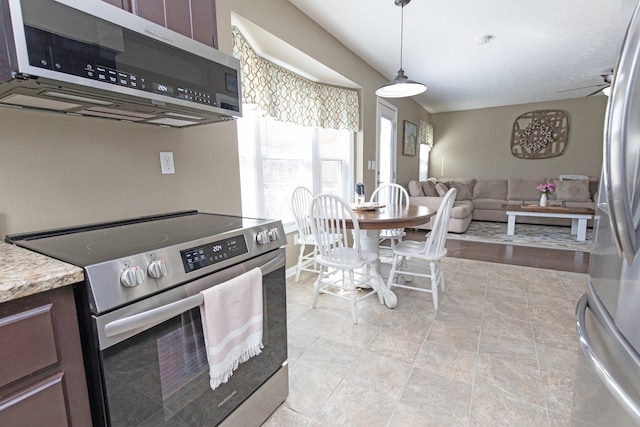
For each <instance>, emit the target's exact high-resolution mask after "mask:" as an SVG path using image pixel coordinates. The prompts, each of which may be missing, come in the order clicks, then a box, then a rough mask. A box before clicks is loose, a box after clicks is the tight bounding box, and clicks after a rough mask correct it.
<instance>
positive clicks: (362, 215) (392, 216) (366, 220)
mask: <svg viewBox="0 0 640 427" xmlns="http://www.w3.org/2000/svg"><path fill="white" fill-rule="evenodd" d="M353 212H354V213H355V214H356V217H357V218H358V225H359V227H360V229H361V230H386V229H389V228H411V227H415V226H418V225H422V224H426V223H427V222H429V220H430V219H431V217H432V216H434V215H435V214H436V212H437V211H436V210H435V209H431V208H427V207H425V206H417V205H409V206H406V207H397V206H385V207H382V208H377V209H370V210H364V209H358V208H357V207H356V208H354V209H353ZM347 227H350V228H353V224H351V221H347Z"/></svg>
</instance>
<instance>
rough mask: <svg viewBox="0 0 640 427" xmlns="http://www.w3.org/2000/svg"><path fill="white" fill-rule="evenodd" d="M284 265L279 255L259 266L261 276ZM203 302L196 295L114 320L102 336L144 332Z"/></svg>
mask: <svg viewBox="0 0 640 427" xmlns="http://www.w3.org/2000/svg"><path fill="white" fill-rule="evenodd" d="M283 263H284V254H279V255H278V256H277V257H275V258H274V259H272V260H271V261H268V262H266V263H264V264H263V265H262V266H260V270H262V274H269V273H271V272H272V271H273V270H275V269H276V268H277V267H278V266H279V265H282V264H283ZM203 302H204V298H203V296H202V294H200V293H198V294H196V295H192V296H190V297H187V298H184V299H181V300H178V301H176V302H172V303H169V304H166V305H163V306H161V307H157V308H153V309H151V310H148V311H143V312H142V313H138V314H134V315H132V316H127V317H123V318H122V319H118V320H114V321H112V322H109V323H107V324H106V325H105V326H104V334H105V335H106V336H107V337H109V338H112V337H115V336H117V335H120V334H124V333H128V332H131V331H138V330H139V331H144V330H146V329H148V328H150V327H153V326H155V325H159V324H160V323H162V322H165V321H167V320H169V319H172V318H174V317H176V316H178V315H180V314H182V313H184V312H186V311H189V310H191V309H193V308H196V307H198V306H199V305H201V304H202V303H203Z"/></svg>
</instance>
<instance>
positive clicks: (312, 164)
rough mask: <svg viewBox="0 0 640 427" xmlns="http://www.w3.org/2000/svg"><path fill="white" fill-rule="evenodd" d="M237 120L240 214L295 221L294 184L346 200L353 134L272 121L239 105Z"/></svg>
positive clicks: (289, 227)
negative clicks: (293, 208) (240, 194)
mask: <svg viewBox="0 0 640 427" xmlns="http://www.w3.org/2000/svg"><path fill="white" fill-rule="evenodd" d="M243 111H244V117H243V118H242V119H239V120H238V151H239V157H240V182H241V189H242V214H243V215H244V216H253V217H259V218H274V219H280V220H281V221H282V223H283V224H284V226H285V230H286V231H287V232H288V231H292V230H293V229H294V226H295V223H294V218H293V213H292V212H291V194H292V193H293V190H294V189H295V188H296V187H298V186H301V185H302V186H305V187H307V188H309V189H310V190H311V191H312V192H313V193H314V194H317V193H321V192H327V193H332V194H336V195H339V196H341V197H343V198H344V199H345V200H350V197H351V193H352V188H351V181H352V179H351V177H352V176H353V167H352V165H353V161H352V158H353V148H352V147H353V133H352V132H351V131H349V130H335V129H323V128H317V127H305V126H300V125H296V124H292V123H285V122H279V121H276V120H274V119H272V118H270V117H268V116H266V115H264V114H260V112H258V111H256V110H255V109H253V108H251V106H250V105H244V106H243Z"/></svg>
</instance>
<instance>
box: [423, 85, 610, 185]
mask: <svg viewBox="0 0 640 427" xmlns="http://www.w3.org/2000/svg"><path fill="white" fill-rule="evenodd" d="M606 102H607V98H606V97H604V96H593V97H585V98H576V99H569V100H562V101H554V102H542V103H536V104H523V105H512V106H506V107H495V108H484V109H478V110H468V111H459V112H451V113H439V114H433V115H432V116H431V122H432V123H433V127H434V139H435V145H434V147H433V150H432V152H431V156H430V161H429V176H430V177H443V176H444V177H480V178H500V177H542V176H557V175H558V174H582V175H589V176H591V177H594V178H599V176H600V168H601V165H602V132H603V127H604V114H605V109H606ZM534 110H563V111H565V112H566V113H567V115H568V116H569V144H568V146H567V148H566V151H565V153H564V154H563V155H562V156H559V157H554V158H550V159H536V160H525V159H519V158H516V157H514V156H513V155H512V154H511V148H510V141H511V129H512V126H513V122H514V121H515V120H516V119H517V117H518V116H519V115H521V114H523V113H526V112H528V111H534Z"/></svg>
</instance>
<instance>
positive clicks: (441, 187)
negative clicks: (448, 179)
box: [436, 182, 449, 197]
mask: <svg viewBox="0 0 640 427" xmlns="http://www.w3.org/2000/svg"><path fill="white" fill-rule="evenodd" d="M436 191H437V192H438V196H440V197H444V196H445V194H447V191H449V184H447V183H445V182H439V183H437V184H436Z"/></svg>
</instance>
